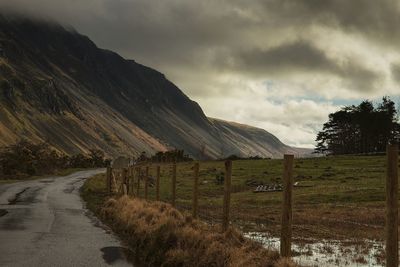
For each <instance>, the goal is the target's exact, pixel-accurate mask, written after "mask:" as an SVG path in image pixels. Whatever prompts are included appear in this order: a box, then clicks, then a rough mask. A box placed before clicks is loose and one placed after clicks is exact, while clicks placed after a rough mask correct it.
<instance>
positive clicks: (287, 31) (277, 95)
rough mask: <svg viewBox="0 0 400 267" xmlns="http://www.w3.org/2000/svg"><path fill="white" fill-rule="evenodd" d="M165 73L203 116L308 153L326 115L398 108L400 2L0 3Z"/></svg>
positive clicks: (81, 0) (192, 0) (186, 0)
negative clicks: (370, 106)
mask: <svg viewBox="0 0 400 267" xmlns="http://www.w3.org/2000/svg"><path fill="white" fill-rule="evenodd" d="M0 10H7V11H11V12H18V13H23V14H29V15H32V16H36V17H40V18H45V19H50V20H56V21H58V22H59V23H62V24H65V25H71V26H72V27H74V28H75V29H76V30H77V31H78V32H80V33H82V34H84V35H87V36H89V37H90V38H91V39H92V40H93V41H94V42H95V43H96V44H97V45H98V46H99V47H101V48H106V49H110V50H113V51H115V52H118V53H119V54H120V55H122V56H123V57H125V58H128V59H134V60H135V61H137V62H139V63H142V64H144V65H147V66H150V67H153V68H155V69H157V70H159V71H161V72H162V73H164V74H165V75H166V76H167V78H168V79H170V80H171V81H172V82H174V83H175V84H176V85H177V86H178V87H179V88H180V89H181V90H182V91H184V92H185V93H186V94H187V95H188V96H189V97H190V98H192V99H193V100H195V101H197V102H198V103H199V104H200V105H201V106H202V108H203V110H204V112H205V113H206V115H207V116H210V117H216V118H221V119H225V120H230V121H236V122H241V123H245V124H249V125H253V126H257V127H261V128H263V129H265V130H267V131H269V132H271V133H273V134H274V135H276V136H277V137H278V138H280V139H281V140H282V141H283V142H284V143H286V144H289V145H294V146H300V147H313V146H314V144H315V142H314V140H315V137H316V133H317V132H318V131H319V130H321V128H322V125H323V123H324V122H326V121H327V119H328V114H329V113H331V112H334V111H336V110H338V109H339V108H340V107H341V106H343V105H349V104H358V103H359V102H360V101H361V100H363V99H370V100H372V101H374V102H378V101H379V100H380V98H382V96H385V95H386V96H391V97H392V99H393V100H395V101H397V102H400V51H399V47H400V27H399V25H400V1H398V0H380V1H376V0H352V1H349V0H324V1H321V0H252V1H248V0H214V1H210V0H203V1H199V0H158V1H155V0H58V1H55V0H13V1H9V0H7V1H6V0H0Z"/></svg>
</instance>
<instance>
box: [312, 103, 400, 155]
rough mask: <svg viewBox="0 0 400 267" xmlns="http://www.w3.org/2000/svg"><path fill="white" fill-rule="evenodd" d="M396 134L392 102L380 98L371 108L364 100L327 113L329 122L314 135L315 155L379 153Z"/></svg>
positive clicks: (398, 132) (395, 116) (393, 139)
mask: <svg viewBox="0 0 400 267" xmlns="http://www.w3.org/2000/svg"><path fill="white" fill-rule="evenodd" d="M399 134H400V124H399V122H398V112H397V110H396V106H395V103H394V102H393V101H392V100H390V98H388V97H384V98H383V99H382V102H381V103H379V104H378V106H377V107H374V105H373V104H372V102H371V101H368V100H365V101H363V102H361V103H360V104H359V105H358V106H354V105H352V106H346V107H344V108H342V109H341V110H339V111H337V112H335V113H332V114H329V121H328V122H327V123H325V124H324V126H323V129H322V131H320V132H319V133H318V135H317V139H316V141H317V146H316V149H315V152H317V153H328V154H334V155H339V154H362V153H377V152H383V151H385V149H386V145H387V144H388V142H393V141H396V139H398V138H399Z"/></svg>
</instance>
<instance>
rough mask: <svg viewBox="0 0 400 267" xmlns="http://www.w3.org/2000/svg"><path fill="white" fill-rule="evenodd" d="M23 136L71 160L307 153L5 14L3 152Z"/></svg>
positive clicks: (158, 78) (119, 61) (144, 72)
mask: <svg viewBox="0 0 400 267" xmlns="http://www.w3.org/2000/svg"><path fill="white" fill-rule="evenodd" d="M21 138H26V139H30V140H33V141H48V142H49V143H50V144H52V145H53V146H54V147H56V148H57V149H58V150H60V151H63V152H66V153H69V154H73V153H76V152H85V151H87V150H88V149H90V148H99V149H102V150H104V151H105V152H106V153H107V154H109V155H112V156H114V155H118V154H127V155H137V154H138V153H140V152H141V151H146V152H148V153H154V152H155V151H163V150H167V149H170V148H179V149H184V150H185V151H186V152H187V153H189V154H190V155H192V156H193V157H200V156H201V157H203V156H204V157H208V158H217V157H220V156H227V155H230V154H236V155H240V156H248V155H253V156H254V155H260V156H265V157H279V156H281V155H282V153H285V152H293V153H300V154H303V153H304V152H308V150H307V151H305V150H301V149H296V148H291V147H289V146H286V145H284V144H283V143H282V142H280V141H279V140H278V139H277V138H276V137H275V136H273V135H271V134H270V133H268V132H266V131H264V130H262V129H258V128H254V127H250V126H245V125H240V124H236V123H231V122H226V121H221V120H217V119H210V118H207V117H206V116H205V114H204V113H203V111H202V109H201V108H200V106H199V105H198V104H197V103H196V102H194V101H192V100H190V99H189V98H188V97H187V96H186V95H185V94H184V93H183V92H182V91H181V90H180V89H179V88H177V87H176V86H175V85H174V84H173V83H172V82H170V81H169V80H167V79H166V77H165V76H164V75H163V74H162V73H159V72H158V71H156V70H153V69H151V68H149V67H146V66H143V65H141V64H139V63H137V62H135V61H133V60H126V59H124V58H122V57H121V56H119V55H118V54H116V53H114V52H111V51H108V50H104V49H100V48H98V47H97V46H96V45H95V44H94V43H93V42H92V41H91V40H89V38H87V37H86V36H83V35H81V34H79V33H77V32H75V31H74V30H71V29H66V28H64V27H62V26H60V25H57V24H54V23H48V22H41V21H32V20H30V19H22V18H20V17H18V18H17V17H10V16H0V146H1V145H7V144H10V143H13V142H15V141H16V140H18V139H21Z"/></svg>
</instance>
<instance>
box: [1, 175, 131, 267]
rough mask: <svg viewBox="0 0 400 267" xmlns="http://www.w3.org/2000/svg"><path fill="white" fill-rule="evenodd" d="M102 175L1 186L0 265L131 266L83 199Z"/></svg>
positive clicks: (71, 176)
mask: <svg viewBox="0 0 400 267" xmlns="http://www.w3.org/2000/svg"><path fill="white" fill-rule="evenodd" d="M103 171H104V170H90V171H81V172H77V173H74V174H72V175H69V176H65V177H50V178H45V179H41V180H34V181H26V182H19V183H14V184H7V185H2V186H0V266H52V267H53V266H132V264H131V263H129V262H128V261H127V260H126V257H125V253H124V251H125V248H124V247H123V246H122V245H121V243H120V241H119V240H118V238H117V237H115V236H114V235H113V234H112V233H110V232H109V231H108V230H107V229H106V228H105V227H104V226H103V225H102V224H101V223H100V222H99V221H98V220H97V219H96V218H95V217H93V216H91V215H90V212H89V211H88V210H86V209H85V208H84V204H83V202H82V200H81V198H80V196H79V188H80V187H81V186H82V184H83V182H84V180H85V179H86V178H88V177H91V176H93V175H95V174H97V173H100V172H103Z"/></svg>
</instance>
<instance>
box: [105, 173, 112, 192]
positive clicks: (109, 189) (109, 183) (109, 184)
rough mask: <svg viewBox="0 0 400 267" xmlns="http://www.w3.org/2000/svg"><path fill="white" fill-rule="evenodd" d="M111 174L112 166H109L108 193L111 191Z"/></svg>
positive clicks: (107, 174) (107, 176)
mask: <svg viewBox="0 0 400 267" xmlns="http://www.w3.org/2000/svg"><path fill="white" fill-rule="evenodd" d="M111 175H112V168H111V167H107V172H106V186H107V193H109V194H110V193H111Z"/></svg>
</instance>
